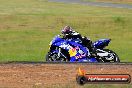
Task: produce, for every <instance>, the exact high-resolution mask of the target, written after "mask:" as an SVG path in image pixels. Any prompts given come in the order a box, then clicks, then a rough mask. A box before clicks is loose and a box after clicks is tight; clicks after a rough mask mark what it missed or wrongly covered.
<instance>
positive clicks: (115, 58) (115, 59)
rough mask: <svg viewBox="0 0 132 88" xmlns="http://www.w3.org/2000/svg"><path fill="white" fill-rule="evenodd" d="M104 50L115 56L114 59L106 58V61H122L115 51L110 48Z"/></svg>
mask: <svg viewBox="0 0 132 88" xmlns="http://www.w3.org/2000/svg"><path fill="white" fill-rule="evenodd" d="M104 51H106V52H108V53H110V54H111V55H112V57H113V59H112V60H107V59H105V60H104V62H117V63H118V62H120V59H119V56H118V55H117V54H116V53H115V52H114V51H112V50H109V49H104Z"/></svg>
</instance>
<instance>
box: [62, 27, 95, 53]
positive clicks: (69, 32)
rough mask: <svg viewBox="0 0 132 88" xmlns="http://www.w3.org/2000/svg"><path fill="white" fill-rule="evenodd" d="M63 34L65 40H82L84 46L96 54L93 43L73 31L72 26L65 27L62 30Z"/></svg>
mask: <svg viewBox="0 0 132 88" xmlns="http://www.w3.org/2000/svg"><path fill="white" fill-rule="evenodd" d="M61 33H62V34H63V38H64V39H80V40H81V41H82V44H83V45H84V46H85V47H87V48H88V49H89V51H90V52H95V49H94V47H93V45H92V41H91V40H90V39H88V38H87V37H85V36H84V37H82V36H81V34H79V33H78V32H76V31H73V29H72V28H71V27H70V26H65V27H64V28H63V29H62V31H61Z"/></svg>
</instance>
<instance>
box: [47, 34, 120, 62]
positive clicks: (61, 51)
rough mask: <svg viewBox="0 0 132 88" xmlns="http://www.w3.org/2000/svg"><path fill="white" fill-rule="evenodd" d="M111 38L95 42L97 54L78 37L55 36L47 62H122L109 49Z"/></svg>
mask: <svg viewBox="0 0 132 88" xmlns="http://www.w3.org/2000/svg"><path fill="white" fill-rule="evenodd" d="M110 41H111V39H100V40H97V41H95V42H93V43H92V44H93V46H94V48H96V55H95V56H93V55H92V52H90V51H89V49H88V48H87V47H85V46H83V45H82V44H81V43H80V41H79V40H77V39H63V38H61V36H60V35H58V36H55V37H54V38H53V40H52V41H51V42H50V44H49V45H50V47H49V52H48V54H47V55H46V61H47V62H120V59H119V57H118V55H117V54H116V53H115V52H114V51H112V50H109V49H105V47H106V46H108V44H109V42H110Z"/></svg>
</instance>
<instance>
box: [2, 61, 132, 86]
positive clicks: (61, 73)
mask: <svg viewBox="0 0 132 88" xmlns="http://www.w3.org/2000/svg"><path fill="white" fill-rule="evenodd" d="M79 67H81V68H83V69H84V70H86V72H87V73H88V74H111V73H112V74H130V75H131V76H132V64H128V65H126V64H92V63H62V64H61V63H57V64H56V63H55V64H52V63H51V64H50V63H8V64H0V88H47V87H50V88H51V87H53V86H55V85H59V86H65V85H74V87H75V88H77V87H78V86H79V85H77V83H76V74H77V70H78V68H79ZM57 88H58V87H57ZM59 88H61V87H59Z"/></svg>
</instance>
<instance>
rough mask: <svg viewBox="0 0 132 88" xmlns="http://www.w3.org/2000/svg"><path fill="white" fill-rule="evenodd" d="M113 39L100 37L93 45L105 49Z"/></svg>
mask: <svg viewBox="0 0 132 88" xmlns="http://www.w3.org/2000/svg"><path fill="white" fill-rule="evenodd" d="M110 41H111V39H100V40H98V41H95V42H94V43H93V46H94V47H95V48H97V49H103V48H105V47H106V46H108V44H109V42H110Z"/></svg>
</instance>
